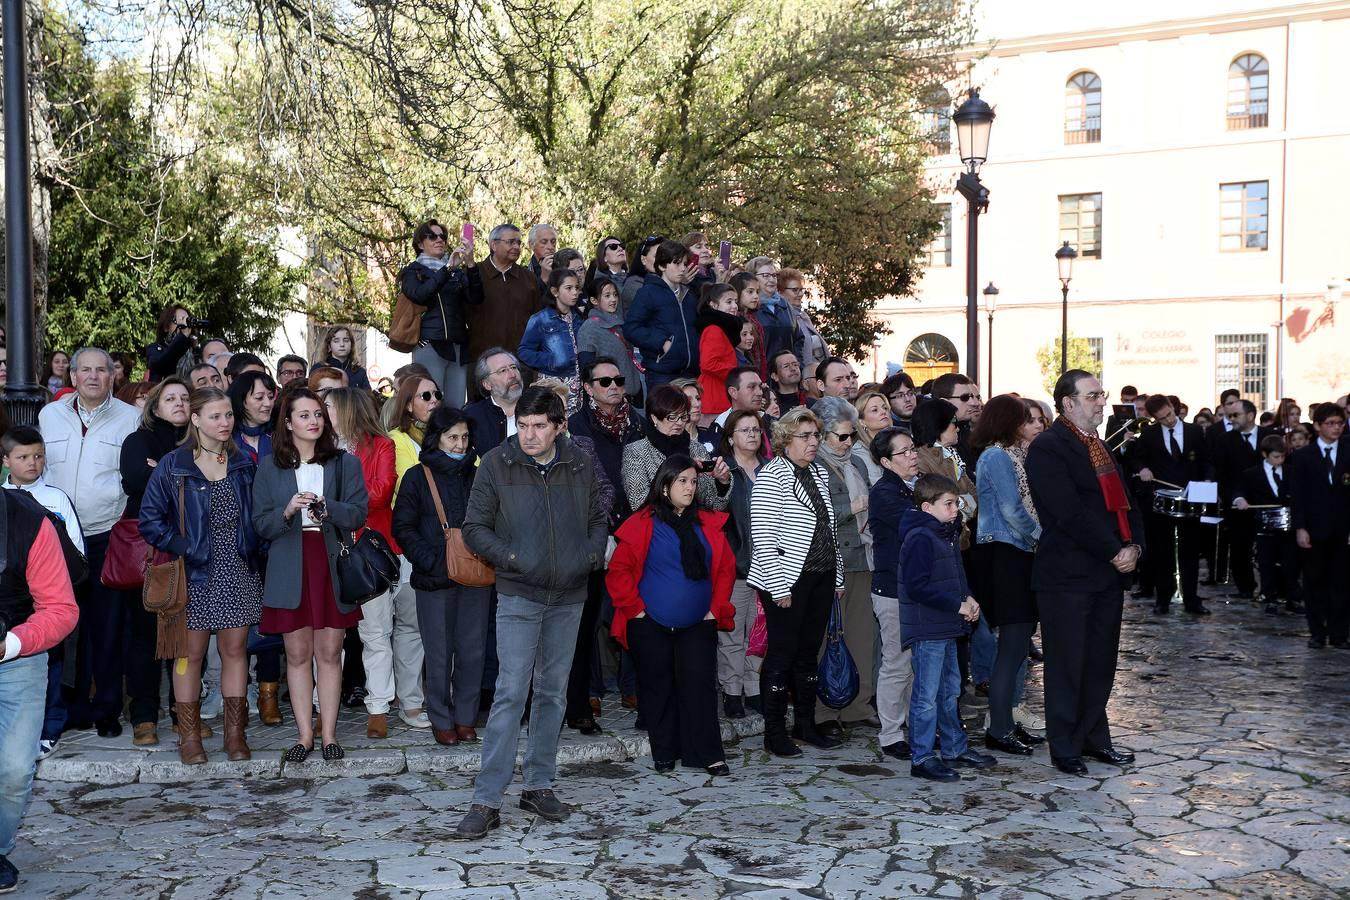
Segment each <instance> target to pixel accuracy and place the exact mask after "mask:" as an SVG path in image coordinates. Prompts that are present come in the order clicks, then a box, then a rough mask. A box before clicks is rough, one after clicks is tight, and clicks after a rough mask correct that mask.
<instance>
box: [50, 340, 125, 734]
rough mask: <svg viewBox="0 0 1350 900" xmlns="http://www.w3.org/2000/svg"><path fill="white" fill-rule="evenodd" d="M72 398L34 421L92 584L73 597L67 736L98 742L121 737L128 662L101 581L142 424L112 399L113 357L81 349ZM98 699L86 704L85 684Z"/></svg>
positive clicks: (115, 600)
mask: <svg viewBox="0 0 1350 900" xmlns="http://www.w3.org/2000/svg"><path fill="white" fill-rule="evenodd" d="M70 373H71V377H72V378H73V379H74V382H75V391H76V393H75V396H74V397H63V398H61V399H60V400H59V401H57V402H55V403H49V404H47V405H46V406H44V407H43V408H42V412H41V413H39V414H38V429H39V430H40V431H41V432H42V438H43V441H45V443H46V445H47V482H48V483H49V484H51V485H53V486H54V487H58V488H60V489H61V490H63V491H65V493H66V496H68V497H70V499H71V502H72V503H74V504H75V512H76V513H77V515H78V516H79V520H80V524H81V525H82V526H83V528H84V544H85V556H86V557H87V558H88V560H89V580H88V581H86V582H85V583H84V585H82V586H81V588H80V589H79V591H78V592H77V593H76V598H75V599H76V601H77V602H78V603H79V606H80V636H79V651H78V652H79V656H78V659H77V660H76V666H75V704H74V706H73V708H72V709H71V710H70V718H69V725H68V727H70V728H88V727H89V725H90V724H91V723H92V724H94V725H96V726H97V727H98V733H99V734H100V735H101V736H103V737H117V736H118V735H120V734H121V733H122V726H121V723H120V721H119V720H120V718H121V715H122V676H123V674H124V670H125V666H126V660H125V659H124V656H125V648H124V646H123V643H122V640H121V637H122V634H123V628H124V626H125V623H126V618H125V617H126V611H127V605H126V600H125V598H124V597H123V593H124V592H122V591H115V590H112V589H110V588H106V587H104V586H103V585H102V583H101V582H100V581H99V574H100V573H101V572H102V571H103V558H104V556H105V555H106V554H107V551H108V537H109V534H110V532H111V531H112V527H113V525H114V524H115V523H116V522H117V520H118V519H119V518H121V516H122V511H123V509H124V508H125V507H126V504H127V495H126V494H125V493H124V492H123V491H122V473H121V469H120V465H119V462H120V457H121V452H122V441H123V440H125V439H126V436H127V435H129V434H131V433H132V432H133V431H135V430H136V428H137V427H138V426H139V424H140V413H139V412H137V410H136V408H135V407H134V406H131V405H129V404H126V403H123V402H122V401H120V400H118V399H116V398H114V397H113V395H112V383H113V366H112V357H111V356H109V355H108V353H107V351H105V350H101V349H99V348H97V347H84V348H81V349H80V350H77V351H76V352H75V355H74V356H73V357H71V360H70ZM91 680H92V682H93V684H94V686H95V690H96V693H95V694H94V696H93V698H92V699H91V698H90V682H91Z"/></svg>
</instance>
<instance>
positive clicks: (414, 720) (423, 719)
mask: <svg viewBox="0 0 1350 900" xmlns="http://www.w3.org/2000/svg"><path fill="white" fill-rule="evenodd" d="M398 717H399V718H400V719H402V720H403V724H404V725H407V726H408V727H409V728H430V727H431V717H430V716H428V715H427V711H426V710H425V709H419V710H418V711H417V714H416V715H409V714H408V711H407V710H406V709H400V710H399V711H398Z"/></svg>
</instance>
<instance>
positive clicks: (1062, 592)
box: [1026, 369, 1144, 775]
mask: <svg viewBox="0 0 1350 900" xmlns="http://www.w3.org/2000/svg"><path fill="white" fill-rule="evenodd" d="M1106 403H1107V396H1106V392H1105V391H1103V390H1102V386H1101V382H1099V381H1098V380H1097V379H1096V378H1095V377H1094V376H1093V375H1092V374H1091V373H1089V372H1085V371H1083V370H1082V369H1070V370H1069V371H1068V372H1065V373H1064V374H1063V375H1061V376H1060V377H1059V381H1058V382H1056V384H1055V408H1056V409H1057V410H1058V411H1059V418H1057V419H1056V420H1055V423H1054V424H1053V425H1052V426H1050V428H1048V429H1047V430H1046V431H1045V432H1044V433H1042V434H1041V435H1040V436H1039V437H1037V438H1036V440H1035V441H1033V442H1032V444H1031V448H1030V450H1028V451H1027V460H1026V471H1027V483H1028V486H1029V487H1030V489H1031V499H1032V501H1033V502H1034V503H1035V504H1036V512H1037V514H1038V515H1039V517H1040V520H1041V540H1040V543H1039V544H1038V545H1037V547H1036V559H1035V562H1034V563H1033V565H1032V574H1031V587H1032V589H1033V590H1035V591H1036V599H1037V602H1038V604H1039V605H1040V613H1041V638H1042V642H1043V649H1044V652H1045V722H1046V738H1047V740H1048V741H1049V744H1050V758H1051V760H1052V761H1053V762H1054V763H1055V765H1056V766H1057V767H1058V768H1059V769H1060V770H1061V771H1063V772H1067V773H1069V774H1071V775H1082V774H1085V773H1086V772H1087V766H1086V765H1084V763H1083V757H1084V756H1089V757H1091V758H1093V759H1095V760H1099V761H1100V762H1104V763H1109V764H1111V765H1117V766H1120V765H1125V764H1127V763H1130V762H1133V761H1134V754H1132V753H1129V752H1128V751H1121V750H1117V749H1116V748H1115V747H1114V746H1113V745H1112V742H1111V727H1110V724H1109V723H1108V722H1107V719H1106V703H1107V701H1108V700H1109V699H1110V697H1111V687H1112V683H1113V682H1114V681H1115V677H1116V656H1117V654H1118V652H1119V650H1120V617H1121V609H1122V608H1123V606H1124V594H1125V586H1126V584H1127V583H1128V581H1129V573H1130V572H1133V571H1134V568H1135V566H1136V565H1137V564H1138V562H1139V557H1140V555H1141V554H1142V552H1143V534H1144V521H1143V517H1142V516H1141V515H1140V514H1139V510H1138V509H1136V508H1135V507H1134V505H1133V504H1131V503H1130V495H1129V493H1128V492H1127V491H1126V489H1125V483H1124V476H1123V472H1122V470H1121V468H1120V464H1119V463H1118V462H1116V460H1115V457H1113V456H1112V455H1111V453H1110V452H1109V451H1108V450H1107V449H1106V445H1105V444H1103V443H1102V441H1101V438H1099V437H1098V436H1097V429H1098V427H1099V426H1100V425H1101V424H1102V418H1103V411H1104V410H1105V409H1106Z"/></svg>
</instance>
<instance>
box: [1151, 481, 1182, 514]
mask: <svg viewBox="0 0 1350 900" xmlns="http://www.w3.org/2000/svg"><path fill="white" fill-rule="evenodd" d="M1185 494H1186V492H1185V491H1178V490H1173V489H1172V488H1158V489H1157V490H1156V491H1154V492H1153V511H1154V512H1155V513H1157V514H1158V515H1160V516H1169V517H1171V518H1173V519H1184V518H1186V517H1187V516H1188V515H1190V513H1188V512H1186V509H1185V506H1186V500H1185Z"/></svg>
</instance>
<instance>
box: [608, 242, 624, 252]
mask: <svg viewBox="0 0 1350 900" xmlns="http://www.w3.org/2000/svg"><path fill="white" fill-rule="evenodd" d="M622 249H623V244H606V245H605V252H606V253H608V252H609V251H611V250H622Z"/></svg>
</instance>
